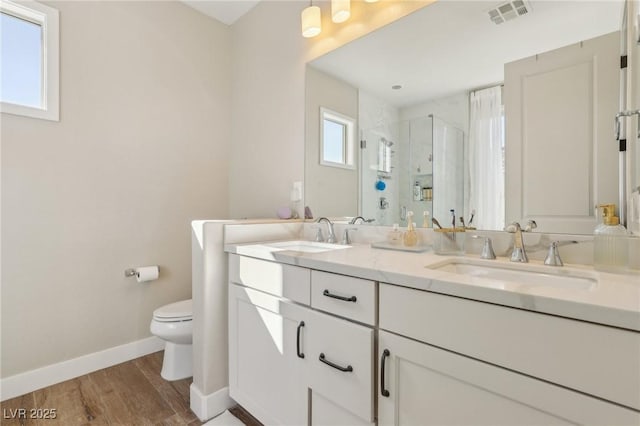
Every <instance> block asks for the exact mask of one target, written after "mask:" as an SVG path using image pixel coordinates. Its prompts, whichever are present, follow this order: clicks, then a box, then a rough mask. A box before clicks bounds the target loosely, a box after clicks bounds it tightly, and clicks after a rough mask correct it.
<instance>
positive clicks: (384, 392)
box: [380, 349, 391, 398]
mask: <svg viewBox="0 0 640 426" xmlns="http://www.w3.org/2000/svg"><path fill="white" fill-rule="evenodd" d="M389 355H391V352H389V349H385V350H384V351H382V358H381V359H380V370H381V371H380V393H381V394H382V396H386V397H387V398H389V391H388V390H387V389H385V388H384V366H385V361H386V360H387V357H388V356H389Z"/></svg>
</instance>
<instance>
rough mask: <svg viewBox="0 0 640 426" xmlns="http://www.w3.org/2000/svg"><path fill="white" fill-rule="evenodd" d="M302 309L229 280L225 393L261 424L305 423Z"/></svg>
mask: <svg viewBox="0 0 640 426" xmlns="http://www.w3.org/2000/svg"><path fill="white" fill-rule="evenodd" d="M307 312H308V309H306V308H303V307H301V306H298V305H294V304H292V303H290V302H286V301H283V300H282V299H279V298H277V297H274V296H271V295H268V294H265V293H262V292H259V291H256V290H253V289H250V288H247V287H243V286H238V285H235V284H230V285H229V394H230V395H231V397H232V398H233V399H234V400H236V401H237V402H238V403H239V404H240V405H242V406H243V407H244V408H245V409H247V410H248V411H249V412H251V414H252V415H254V416H255V417H256V418H257V419H258V420H260V421H261V422H262V423H264V424H269V425H296V426H298V425H305V424H307V423H308V420H307V419H308V409H307V399H308V398H307V386H306V381H307V377H306V374H305V371H306V370H305V368H306V367H305V364H306V363H307V361H308V359H309V358H308V356H307V355H306V353H305V350H306V341H307V337H306V335H307V333H306V329H305V325H303V324H306V323H304V321H305V316H306V315H307ZM303 356H305V357H303Z"/></svg>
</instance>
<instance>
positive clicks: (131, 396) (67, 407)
mask: <svg viewBox="0 0 640 426" xmlns="http://www.w3.org/2000/svg"><path fill="white" fill-rule="evenodd" d="M162 356H163V352H156V353H153V354H150V355H147V356H144V357H142V358H138V359H134V360H132V361H129V362H125V363H123V364H118V365H115V366H113V367H109V368H105V369H103V370H99V371H95V372H93V373H90V374H87V375H85V376H81V377H78V378H75V379H72V380H68V381H66V382H62V383H59V384H56V385H53V386H50V387H47V388H44V389H40V390H37V391H35V392H31V393H29V394H26V395H22V396H19V397H17V398H13V399H10V400H7V401H4V402H2V403H0V408H1V409H0V413H1V414H0V415H1V416H2V417H0V423H1V424H2V425H3V426H13V425H25V426H26V425H29V426H31V425H48V426H54V425H63V426H73V425H126V426H128V425H135V426H138V425H140V426H142V425H188V426H194V425H198V426H199V425H201V424H202V422H201V421H200V420H199V419H198V418H197V416H196V415H195V414H193V412H192V411H191V410H190V409H189V386H190V384H191V378H188V379H183V380H177V381H173V382H167V381H166V380H164V379H163V378H162V377H160V369H161V368H162ZM21 409H24V410H25V411H19V410H21ZM51 410H55V418H53V419H52V418H49V419H44V418H41V417H43V416H44V415H46V414H49V415H50V416H49V417H52V414H53V413H52V412H51ZM230 411H231V412H232V413H233V414H234V415H235V416H236V417H239V418H240V419H241V420H242V421H243V422H244V423H247V424H251V425H255V424H258V423H254V422H252V421H251V418H250V417H249V418H243V417H241V416H242V415H243V410H242V409H240V408H239V407H237V408H236V409H232V410H230ZM245 413H246V412H245ZM34 417H35V418H34ZM37 417H40V418H37Z"/></svg>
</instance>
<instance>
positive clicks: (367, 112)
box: [358, 91, 402, 224]
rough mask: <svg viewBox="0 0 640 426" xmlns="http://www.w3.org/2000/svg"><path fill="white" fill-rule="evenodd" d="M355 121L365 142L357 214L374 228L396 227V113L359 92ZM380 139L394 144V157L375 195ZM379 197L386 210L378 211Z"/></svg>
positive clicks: (398, 154) (398, 148) (371, 96)
mask: <svg viewBox="0 0 640 426" xmlns="http://www.w3.org/2000/svg"><path fill="white" fill-rule="evenodd" d="M358 117H359V120H360V122H359V126H360V138H361V139H362V138H364V139H365V140H366V141H367V148H366V149H363V150H361V154H362V160H361V161H362V163H361V167H362V173H361V179H360V186H361V191H360V194H361V195H360V197H361V199H360V211H361V213H362V215H363V216H364V217H366V218H375V219H376V222H375V223H376V224H392V223H397V222H398V221H399V210H398V192H399V173H398V171H399V167H398V162H399V158H400V156H401V154H402V153H401V151H402V148H401V146H400V144H399V135H398V126H397V124H396V123H398V117H399V112H398V109H397V108H395V107H394V106H392V105H390V104H388V103H386V102H384V101H382V100H380V99H378V98H376V97H375V96H373V95H370V94H368V93H366V92H363V91H360V92H359V93H358ZM382 137H384V138H386V139H387V140H389V141H392V142H393V143H394V144H393V146H392V147H391V150H392V151H394V154H393V155H392V159H391V166H392V171H391V174H390V177H391V178H390V179H386V180H384V182H385V184H386V188H385V190H384V191H378V190H376V188H375V183H376V181H377V180H378V172H377V164H378V142H379V141H380V138H382ZM380 197H385V199H386V200H387V202H388V203H389V207H388V208H386V209H380V208H379V205H380Z"/></svg>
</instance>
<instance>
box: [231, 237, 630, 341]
mask: <svg viewBox="0 0 640 426" xmlns="http://www.w3.org/2000/svg"><path fill="white" fill-rule="evenodd" d="M225 251H227V252H229V253H235V254H240V255H245V256H251V257H256V258H261V259H266V260H274V261H278V262H282V263H286V264H290V265H297V266H302V267H305V268H310V269H316V270H321V271H327V272H333V273H336V274H343V275H349V276H354V277H360V278H365V279H369V280H373V281H379V282H381V283H389V284H395V285H401V286H405V287H411V288H415V289H419V290H425V291H432V292H436V293H440V294H447V295H451V296H457V297H464V298H467V299H473V300H478V301H482V302H488V303H493V304H498V305H503V306H509V307H513V308H519V309H526V310H529V311H535V312H541V313H545V314H552V315H557V316H562V317H567V318H573V319H578V320H583V321H589V322H594V323H598V324H604V325H610V326H614V327H620V328H625V329H630V330H635V331H640V275H638V274H611V273H605V272H599V271H596V270H594V269H593V267H591V266H584V265H569V264H565V266H563V267H561V268H554V267H551V266H545V265H543V264H542V262H540V261H531V262H530V263H528V264H527V268H530V269H534V270H536V271H537V272H540V273H547V271H548V273H552V274H553V273H562V274H565V273H567V272H573V273H576V274H577V275H581V276H584V277H589V278H592V279H594V280H595V281H596V284H595V285H594V286H593V288H590V289H571V288H559V287H550V286H545V285H525V284H518V283H516V282H514V281H501V280H496V279H487V278H481V277H476V276H470V275H464V274H458V273H453V272H446V271H443V270H437V269H431V268H430V267H433V266H434V265H436V266H437V265H438V264H441V263H443V262H447V261H450V260H454V259H475V260H474V261H473V262H474V263H476V264H483V263H485V262H486V263H487V265H488V266H494V267H495V266H500V264H505V266H507V267H508V266H509V265H508V264H509V263H510V262H509V260H508V259H506V258H502V257H499V258H498V259H496V260H486V261H485V260H481V259H479V258H478V257H474V256H463V257H450V256H439V255H436V254H434V253H433V252H431V251H427V252H424V253H411V252H405V251H396V250H384V249H377V248H372V247H371V245H370V244H355V245H352V246H351V247H349V248H345V249H340V250H329V251H324V252H318V253H308V252H301V251H291V250H282V249H278V248H274V247H269V246H268V245H266V244H261V243H253V244H230V245H226V246H225ZM511 265H513V264H511ZM550 268H553V269H555V270H553V271H552V270H551V269H550ZM560 269H561V271H560Z"/></svg>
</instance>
